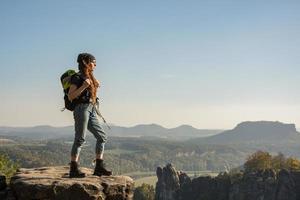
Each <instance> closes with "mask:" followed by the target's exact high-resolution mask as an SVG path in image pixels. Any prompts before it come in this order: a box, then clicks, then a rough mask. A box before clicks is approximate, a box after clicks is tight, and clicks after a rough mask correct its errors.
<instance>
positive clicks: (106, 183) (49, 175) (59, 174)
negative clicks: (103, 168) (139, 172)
mask: <svg viewBox="0 0 300 200" xmlns="http://www.w3.org/2000/svg"><path fill="white" fill-rule="evenodd" d="M81 169H82V171H84V172H85V173H87V174H88V175H87V177H85V178H69V177H68V171H69V167H68V166H57V167H44V168H33V169H22V168H21V169H20V170H19V171H18V172H17V174H16V175H15V176H13V177H12V178H11V183H10V187H11V189H12V191H13V193H14V195H15V197H16V198H17V199H18V200H25V199H26V200H27V199H72V200H76V199H78V200H79V199H85V200H94V199H97V200H98V199H99V200H100V199H105V200H130V199H132V196H133V187H134V183H133V180H132V179H131V178H130V177H127V176H103V177H97V176H93V175H92V173H93V171H92V170H91V169H87V168H81Z"/></svg>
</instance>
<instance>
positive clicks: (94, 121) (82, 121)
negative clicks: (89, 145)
mask: <svg viewBox="0 0 300 200" xmlns="http://www.w3.org/2000/svg"><path fill="white" fill-rule="evenodd" d="M73 116H74V121H75V139H74V143H73V146H72V151H71V156H79V153H80V150H81V147H82V145H83V144H84V143H85V136H86V131H87V129H88V130H89V131H90V132H91V133H92V134H93V135H94V136H95V138H96V139H97V143H96V149H95V152H96V154H101V153H103V151H104V145H105V142H106V140H107V137H106V134H105V132H104V131H103V129H102V127H101V126H100V123H99V120H98V118H97V112H96V107H95V106H94V105H93V104H91V103H81V104H78V105H76V107H75V109H74V111H73Z"/></svg>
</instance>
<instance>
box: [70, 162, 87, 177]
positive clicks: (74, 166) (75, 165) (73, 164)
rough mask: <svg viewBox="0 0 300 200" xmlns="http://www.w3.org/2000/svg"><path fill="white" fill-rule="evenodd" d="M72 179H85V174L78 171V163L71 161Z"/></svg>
mask: <svg viewBox="0 0 300 200" xmlns="http://www.w3.org/2000/svg"><path fill="white" fill-rule="evenodd" d="M69 177H70V178H83V177H85V173H83V172H82V171H80V170H79V169H78V163H77V162H76V161H71V163H70V173H69Z"/></svg>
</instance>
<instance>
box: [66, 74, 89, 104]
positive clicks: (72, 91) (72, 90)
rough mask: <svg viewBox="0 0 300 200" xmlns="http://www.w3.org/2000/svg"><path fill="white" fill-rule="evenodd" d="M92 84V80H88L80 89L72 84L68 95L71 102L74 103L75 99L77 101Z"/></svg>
mask: <svg viewBox="0 0 300 200" xmlns="http://www.w3.org/2000/svg"><path fill="white" fill-rule="evenodd" d="M90 84H91V81H90V79H86V80H85V81H84V82H83V84H82V85H81V86H80V87H79V88H77V86H76V85H74V84H72V85H71V86H70V89H69V93H68V98H69V100H70V101H73V100H74V99H76V98H77V97H78V96H79V95H80V94H81V93H82V92H83V91H84V90H85V89H86V88H88V87H89V86H90Z"/></svg>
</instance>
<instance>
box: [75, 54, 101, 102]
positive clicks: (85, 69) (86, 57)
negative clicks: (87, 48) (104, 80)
mask: <svg viewBox="0 0 300 200" xmlns="http://www.w3.org/2000/svg"><path fill="white" fill-rule="evenodd" d="M94 60H96V58H95V57H94V56H93V55H92V54H89V53H81V54H79V55H78V57H77V62H78V69H79V71H81V72H82V73H83V74H84V76H86V77H87V78H88V79H90V80H91V85H90V87H88V91H89V92H90V94H91V98H92V101H93V103H96V98H97V94H96V93H97V88H98V86H99V85H98V82H97V81H96V78H95V77H94V74H93V71H92V69H90V68H89V67H86V65H85V64H84V63H83V61H84V62H85V63H86V64H89V63H90V62H93V61H94Z"/></svg>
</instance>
